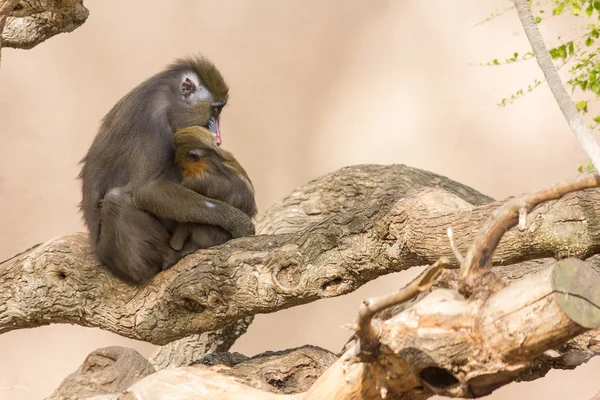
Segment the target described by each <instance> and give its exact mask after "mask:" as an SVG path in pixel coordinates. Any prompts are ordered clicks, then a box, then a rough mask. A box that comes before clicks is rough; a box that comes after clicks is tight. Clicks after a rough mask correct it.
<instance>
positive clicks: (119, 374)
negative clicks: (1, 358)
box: [47, 346, 155, 400]
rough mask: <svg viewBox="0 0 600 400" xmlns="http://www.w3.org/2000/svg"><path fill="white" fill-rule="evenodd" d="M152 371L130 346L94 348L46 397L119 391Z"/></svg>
mask: <svg viewBox="0 0 600 400" xmlns="http://www.w3.org/2000/svg"><path fill="white" fill-rule="evenodd" d="M154 372H155V370H154V368H152V365H150V363H149V362H148V360H146V359H145V358H144V357H142V356H141V355H140V354H139V353H138V352H137V351H135V350H133V349H128V348H125V347H116V346H115V347H106V348H102V349H97V350H94V351H93V352H92V353H90V354H89V355H88V356H87V357H86V359H85V361H84V362H83V364H82V365H81V366H80V367H79V368H78V369H77V370H76V371H75V372H73V373H72V374H71V375H69V376H67V377H66V378H65V380H64V381H63V382H62V383H61V384H60V387H59V388H58V389H57V390H56V391H55V392H54V393H53V394H52V395H51V396H50V397H48V398H47V400H79V399H82V398H86V397H92V396H94V395H104V394H111V393H120V392H122V391H123V390H126V389H127V388H128V387H129V386H131V385H133V384H134V383H135V382H137V381H139V380H140V379H141V378H143V377H145V376H148V375H150V374H153V373H154Z"/></svg>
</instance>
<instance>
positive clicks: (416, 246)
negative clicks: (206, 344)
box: [0, 181, 600, 344]
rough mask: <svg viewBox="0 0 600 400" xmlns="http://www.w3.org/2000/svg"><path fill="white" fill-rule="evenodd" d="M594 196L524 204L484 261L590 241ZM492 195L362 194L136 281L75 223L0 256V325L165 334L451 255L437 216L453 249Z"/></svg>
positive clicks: (585, 248)
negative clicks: (74, 228)
mask: <svg viewBox="0 0 600 400" xmlns="http://www.w3.org/2000/svg"><path fill="white" fill-rule="evenodd" d="M355 183H356V185H360V181H355ZM599 200H600V191H598V190H595V189H594V190H586V191H582V192H578V193H574V194H571V195H567V196H565V197H564V198H562V199H560V200H557V201H553V202H548V203H545V204H543V205H542V206H540V207H538V208H536V209H535V210H533V211H532V212H531V213H530V215H529V217H528V224H527V226H526V229H525V230H523V231H519V230H511V231H509V232H508V233H507V234H506V235H505V236H504V238H503V241H502V242H501V243H500V245H499V247H498V249H497V251H496V253H495V259H494V260H495V263H496V264H500V263H501V264H511V263H515V262H519V261H523V260H528V259H534V258H540V257H548V256H552V255H555V254H556V255H558V256H560V255H561V254H572V255H575V256H577V257H581V258H585V257H587V256H590V255H592V254H595V253H597V252H598V250H599V246H600V235H599V233H600V231H599V229H598V227H600V221H598V217H597V216H598V215H600V201H599ZM500 204H502V203H500V202H496V203H492V204H487V205H484V206H479V207H472V206H471V205H469V204H468V203H466V202H465V201H464V200H462V199H460V198H458V197H457V196H455V195H452V194H449V193H448V192H445V191H442V190H440V189H426V190H425V191H423V192H420V193H417V194H414V195H412V196H408V197H404V198H400V199H398V198H396V196H395V195H394V194H387V193H382V194H380V195H378V196H376V195H373V196H371V197H370V198H369V200H368V201H364V202H361V203H360V204H359V205H356V206H355V207H354V208H348V209H346V210H345V211H342V212H339V213H337V214H334V215H332V216H330V217H328V218H326V219H325V220H324V221H322V222H320V223H317V224H315V225H310V226H309V227H308V228H306V229H304V230H302V231H300V232H296V233H294V234H282V235H272V236H267V235H261V236H256V237H250V238H242V239H237V240H233V241H230V242H228V243H227V244H225V245H223V246H219V247H215V248H211V249H207V250H203V251H199V252H197V253H195V254H193V255H190V256H188V257H186V258H184V259H183V260H181V261H180V262H179V263H178V264H177V265H176V266H175V267H173V268H172V269H170V270H168V271H165V272H163V273H161V274H159V275H158V276H157V277H156V278H155V279H154V280H153V281H152V282H150V283H149V284H148V285H146V286H145V287H141V288H139V289H134V288H132V287H131V286H128V285H126V284H123V283H121V282H119V281H118V280H116V279H115V278H113V277H112V276H111V275H110V274H109V273H108V272H107V271H106V270H105V269H104V268H103V267H102V266H100V265H99V264H98V262H97V261H96V260H95V258H94V257H93V255H92V253H91V250H90V248H89V245H88V243H87V238H86V236H85V235H82V234H72V235H67V236H64V237H62V238H58V239H55V240H52V241H50V242H47V243H46V244H44V245H42V246H39V247H36V248H34V249H32V250H30V251H28V252H26V253H24V254H21V255H19V256H16V257H15V258H13V259H11V260H8V261H5V262H3V263H1V264H0V333H2V332H6V331H10V330H14V329H19V328H30V327H34V326H40V325H44V324H49V323H61V322H62V323H74V324H80V325H84V326H96V327H100V328H102V329H106V330H109V331H112V332H115V333H118V334H121V335H123V336H128V337H131V338H135V339H141V340H145V341H149V342H152V343H156V344H165V343H168V342H171V341H172V340H175V339H177V338H180V337H183V336H187V335H189V334H193V333H200V332H206V331H210V330H215V329H219V328H222V327H224V326H227V325H229V324H231V323H233V322H235V321H237V320H239V319H241V318H244V317H246V316H250V315H254V314H257V313H268V312H274V311H277V310H281V309H285V308H288V307H292V306H295V305H299V304H304V303H308V302H311V301H314V300H317V299H319V298H325V297H332V296H338V295H341V294H345V293H348V292H350V291H352V290H354V289H356V288H357V287H359V286H360V285H362V284H364V283H366V282H368V281H370V280H371V279H373V278H375V277H377V276H381V275H384V274H387V273H390V272H396V271H401V270H404V269H406V268H410V267H413V266H418V265H423V264H429V263H433V262H434V261H435V260H437V259H438V258H439V257H441V256H448V257H451V256H452V252H451V249H450V245H449V242H448V238H447V236H446V228H447V227H448V226H452V227H453V228H454V231H455V235H456V241H457V243H458V246H459V247H460V248H461V249H462V251H464V249H465V248H466V246H467V244H469V243H470V242H471V241H472V240H473V238H474V234H475V232H476V231H477V229H478V227H479V226H481V225H482V223H483V222H484V221H485V220H486V219H487V217H488V216H489V215H490V214H491V212H492V211H493V209H495V208H496V207H498V206H499V205H500ZM304 221H305V220H304Z"/></svg>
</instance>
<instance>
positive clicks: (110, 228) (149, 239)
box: [96, 188, 176, 284]
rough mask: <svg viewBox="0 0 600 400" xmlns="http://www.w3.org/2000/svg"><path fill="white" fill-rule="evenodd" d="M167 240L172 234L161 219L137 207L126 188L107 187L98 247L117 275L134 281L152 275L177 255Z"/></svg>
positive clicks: (100, 256)
mask: <svg viewBox="0 0 600 400" xmlns="http://www.w3.org/2000/svg"><path fill="white" fill-rule="evenodd" d="M168 242H169V234H168V232H167V231H166V229H165V228H164V227H163V225H162V224H161V222H160V221H159V220H158V219H157V218H155V217H154V216H152V215H150V214H148V213H147V212H145V211H142V210H139V209H137V208H136V207H135V205H134V204H133V201H132V199H131V194H130V193H129V192H128V191H127V190H124V189H122V188H115V189H111V190H109V191H108V193H107V194H106V196H105V197H104V202H103V204H102V209H101V224H100V235H99V238H98V244H97V246H96V251H97V254H98V257H99V258H100V261H102V263H104V264H105V265H106V267H107V268H108V269H109V270H110V271H111V272H112V273H113V274H114V275H116V276H117V277H119V278H121V279H122V280H124V281H126V282H129V283H135V284H139V283H143V282H145V281H147V280H149V279H151V278H152V277H153V276H154V275H156V274H158V273H159V272H160V270H161V269H162V267H163V265H164V263H165V261H166V260H168V262H172V261H171V260H172V259H174V258H176V253H175V252H174V251H173V250H172V249H171V248H170V247H169V245H168ZM173 262H174V261H173Z"/></svg>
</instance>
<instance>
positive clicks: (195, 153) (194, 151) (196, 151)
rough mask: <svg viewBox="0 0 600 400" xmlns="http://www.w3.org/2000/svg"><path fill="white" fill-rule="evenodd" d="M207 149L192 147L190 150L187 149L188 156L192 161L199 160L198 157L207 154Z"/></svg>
mask: <svg viewBox="0 0 600 400" xmlns="http://www.w3.org/2000/svg"><path fill="white" fill-rule="evenodd" d="M208 153H209V151H208V150H204V149H192V150H190V151H188V157H189V158H190V159H191V160H192V161H194V162H197V161H200V159H201V158H202V157H206V156H207V155H208Z"/></svg>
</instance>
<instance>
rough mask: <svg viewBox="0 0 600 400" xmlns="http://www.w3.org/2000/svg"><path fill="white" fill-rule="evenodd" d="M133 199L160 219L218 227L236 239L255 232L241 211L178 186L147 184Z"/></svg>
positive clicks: (135, 190) (162, 182) (135, 191)
mask: <svg viewBox="0 0 600 400" xmlns="http://www.w3.org/2000/svg"><path fill="white" fill-rule="evenodd" d="M132 198H133V202H134V204H135V206H136V207H138V208H139V209H141V210H144V211H148V212H150V213H152V214H154V215H156V216H157V217H162V218H168V219H171V220H174V221H176V222H191V223H197V224H208V225H216V226H219V227H221V228H223V229H225V230H226V231H228V232H229V233H230V234H231V236H232V237H233V238H238V237H243V236H251V235H254V232H255V230H254V224H253V223H252V220H251V219H250V217H249V216H248V215H246V214H245V213H244V212H242V211H241V210H238V209H237V208H234V207H232V206H230V205H229V204H227V203H224V202H222V201H218V200H214V199H211V198H208V197H205V196H202V195H201V194H198V193H196V192H194V191H193V190H190V189H188V188H186V187H184V186H182V185H180V184H178V183H175V182H171V181H167V180H153V181H150V182H146V183H144V184H142V185H139V186H136V187H134V188H133V189H132Z"/></svg>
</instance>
